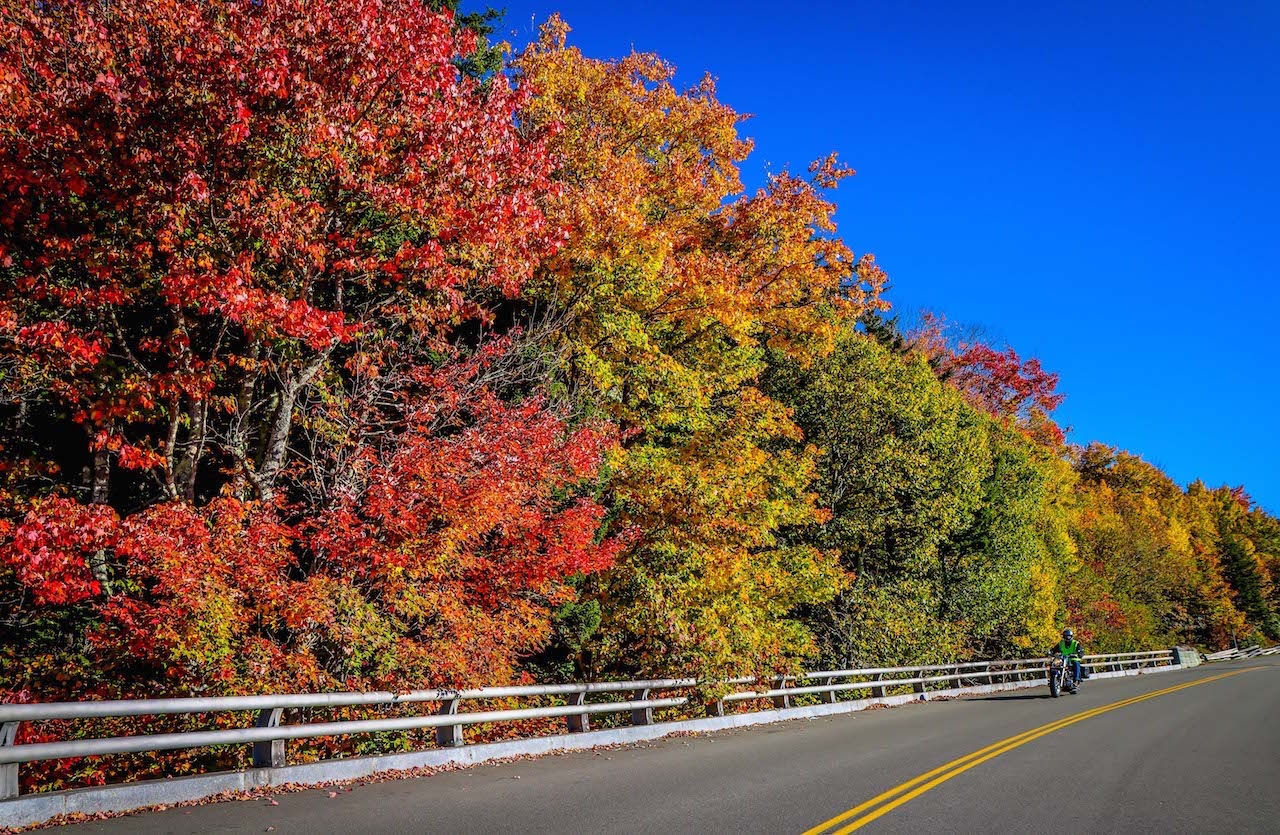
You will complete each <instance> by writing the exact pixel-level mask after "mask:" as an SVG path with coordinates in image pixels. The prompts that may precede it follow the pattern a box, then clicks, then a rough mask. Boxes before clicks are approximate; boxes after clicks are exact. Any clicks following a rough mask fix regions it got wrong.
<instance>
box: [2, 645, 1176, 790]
mask: <svg viewBox="0 0 1280 835" xmlns="http://www.w3.org/2000/svg"><path fill="white" fill-rule="evenodd" d="M1045 661H1046V659H1044V658H1030V659H1017V660H1009V661H971V662H962V663H956V664H931V665H923V666H914V667H881V668H869V669H851V670H825V671H819V672H811V673H805V674H803V675H801V676H783V677H779V678H776V679H774V680H772V682H771V684H770V686H768V687H767V688H766V689H763V690H738V691H734V692H730V693H728V694H726V695H724V696H723V697H721V698H720V699H718V700H716V701H714V702H711V703H710V704H707V705H706V711H707V715H709V716H723V715H724V713H725V706H726V705H727V704H731V703H735V702H747V701H752V700H756V699H769V700H771V701H772V703H773V706H774V708H789V707H793V706H794V704H793V703H794V700H795V699H797V698H801V697H807V696H816V697H818V700H819V701H820V702H821V703H826V704H834V703H835V702H837V701H839V698H840V696H841V694H845V693H851V692H855V691H869V692H870V696H871V698H883V697H884V696H885V694H886V691H887V689H888V688H895V687H910V688H912V691H911V692H915V693H919V694H920V696H921V697H922V698H927V697H928V696H927V694H928V693H929V692H931V690H930V688H931V687H932V688H934V690H939V689H941V688H942V687H945V688H948V689H956V688H961V687H966V686H970V685H974V684H996V683H997V682H1007V681H1009V680H1010V679H1013V680H1015V681H1025V680H1028V679H1036V678H1040V677H1042V676H1043V675H1044V674H1045ZM1084 662H1085V663H1084V664H1083V666H1085V667H1087V668H1090V669H1093V670H1100V669H1101V670H1113V671H1119V670H1127V669H1137V670H1141V669H1143V668H1146V667H1154V666H1168V665H1170V664H1173V663H1175V658H1174V653H1173V651H1172V650H1161V651H1156V652H1131V653H1112V654H1108V655H1088V656H1084ZM757 683H758V680H757V679H756V678H753V677H744V678H737V679H730V680H728V681H724V682H720V684H723V685H730V686H733V685H751V684H757ZM697 685H698V682H697V681H696V680H695V679H691V678H684V679H644V680H637V681H611V682H594V683H582V684H549V685H522V686H513V687H480V688H476V689H470V690H446V689H431V690H414V691H410V692H406V693H392V692H386V691H383V692H369V693H354V692H348V693H288V694H265V695H259V696H218V697H190V698H173V699H126V700H118V701H100V702H46V703H34V704H9V703H5V704H0V801H4V800H10V799H13V798H16V797H17V796H18V768H19V765H20V764H22V763H31V762H40V761H44V760H56V759H64V758H70V757H90V756H102V755H109V754H130V753H141V752H149V751H166V750H176V749H190V748H203V747H208V746H214V745H228V744H248V745H252V746H253V749H252V763H253V766H254V767H255V768H272V767H281V766H284V765H285V764H286V757H285V742H286V741H287V740H290V739H309V738H314V737H326V736H345V735H352V734H367V733H377V732H385V731H404V730H417V729H422V728H435V729H436V744H437V745H439V746H441V747H456V746H461V745H463V744H464V739H463V728H464V727H465V726H467V725H476V724H482V723H498V722H516V721H523V720H529V719H546V718H560V717H563V718H564V719H565V721H566V724H567V727H568V730H569V732H571V733H581V732H584V731H588V730H590V727H591V724H590V717H591V716H594V715H599V714H612V713H629V714H630V721H631V723H632V724H633V725H650V724H653V721H654V719H653V711H654V710H658V709H662V708H671V707H679V706H682V705H686V704H688V702H689V697H688V696H668V697H666V698H651V694H652V693H654V692H655V691H658V692H664V691H678V690H688V689H691V688H694V687H696V686H697ZM616 693H625V694H628V695H629V698H627V699H624V700H621V701H607V702H587V697H588V696H591V695H597V694H616ZM539 697H563V698H564V699H565V700H566V701H567V702H568V703H567V704H564V705H552V706H547V707H522V708H514V709H501V710H476V711H469V712H460V710H459V708H460V707H461V705H462V704H463V703H464V702H483V701H489V700H494V699H511V698H539ZM423 703H427V704H437V705H438V707H437V708H436V710H435V711H434V712H433V713H429V714H422V715H416V716H396V717H387V718H382V719H356V720H348V721H339V722H304V723H300V724H292V725H284V724H281V720H282V719H283V717H284V711H286V710H291V709H302V708H328V707H351V706H366V707H381V708H392V707H396V706H402V705H412V704H423ZM230 712H253V713H254V714H255V721H254V726H253V727H245V728H231V729H224V730H212V731H187V732H182V733H166V734H139V735H136V736H119V737H106V738H98V739H72V740H65V741H61V742H38V743H29V744H23V745H19V744H17V736H18V729H19V726H20V725H21V723H23V722H43V721H49V720H76V719H92V718H114V717H127V716H162V715H185V714H211V713H230Z"/></svg>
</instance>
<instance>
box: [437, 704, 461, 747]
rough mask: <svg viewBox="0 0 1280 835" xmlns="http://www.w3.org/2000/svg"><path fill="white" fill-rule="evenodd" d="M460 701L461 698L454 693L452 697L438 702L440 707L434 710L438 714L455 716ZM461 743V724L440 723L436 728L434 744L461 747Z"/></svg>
mask: <svg viewBox="0 0 1280 835" xmlns="http://www.w3.org/2000/svg"><path fill="white" fill-rule="evenodd" d="M461 702H462V699H460V698H458V696H457V695H456V694H455V695H454V696H453V698H451V699H445V700H444V701H442V702H440V709H439V710H437V711H436V714H437V715H439V716H456V715H457V714H458V705H459V704H460V703H461ZM462 744H463V743H462V726H461V725H441V726H440V727H438V728H436V745H439V746H440V747H441V748H461V747H462Z"/></svg>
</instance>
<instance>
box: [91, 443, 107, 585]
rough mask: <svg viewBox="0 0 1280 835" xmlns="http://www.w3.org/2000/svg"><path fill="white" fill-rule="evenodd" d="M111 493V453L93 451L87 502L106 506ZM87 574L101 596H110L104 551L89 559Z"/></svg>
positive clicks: (101, 550) (100, 549) (102, 450)
mask: <svg viewBox="0 0 1280 835" xmlns="http://www.w3.org/2000/svg"><path fill="white" fill-rule="evenodd" d="M110 493H111V453H110V452H108V451H107V449H106V448H105V447H103V448H101V449H95V450H94V451H93V483H92V488H91V490H90V494H89V500H90V501H91V502H92V503H93V504H107V503H108V501H109V499H110ZM89 573H91V574H92V575H93V579H95V580H97V581H98V586H99V587H100V588H101V589H102V593H103V595H105V596H107V597H110V596H111V576H110V574H109V573H108V572H107V552H106V549H103V548H99V549H98V550H97V551H95V552H94V554H93V556H92V557H90V558H89Z"/></svg>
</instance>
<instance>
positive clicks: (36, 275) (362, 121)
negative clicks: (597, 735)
mask: <svg viewBox="0 0 1280 835" xmlns="http://www.w3.org/2000/svg"><path fill="white" fill-rule="evenodd" d="M472 23H474V21H473V22H472ZM0 41H2V42H3V43H4V44H6V47H5V49H4V50H3V52H0V113H3V114H4V115H3V117H2V120H0V182H2V183H3V188H0V367H2V368H3V369H4V376H3V379H2V380H0V390H2V391H3V402H2V404H0V408H2V409H3V414H2V415H0V418H3V421H2V425H3V429H2V430H0V431H2V432H3V435H0V459H2V461H3V465H2V468H0V478H2V479H3V482H2V484H0V516H2V521H0V589H2V591H0V593H2V594H3V595H4V601H5V603H6V604H10V605H6V606H4V607H3V608H4V614H3V616H2V617H4V618H5V623H4V625H5V627H6V628H5V629H3V630H0V632H2V633H3V638H0V668H2V669H3V673H4V674H3V676H0V678H2V679H3V681H4V682H5V687H6V688H12V689H13V690H16V691H28V695H30V694H35V695H36V696H38V697H40V698H53V697H64V696H76V695H86V694H95V695H99V696H107V695H112V694H116V695H131V694H134V693H147V694H148V695H154V694H156V693H161V692H174V693H180V692H190V691H192V690H196V689H199V690H200V691H201V692H243V691H246V690H253V689H259V688H269V687H288V688H300V687H306V688H333V687H361V686H391V687H396V686H404V685H411V686H426V685H435V684H442V683H450V682H466V681H477V680H483V681H485V682H486V683H490V682H494V681H501V680H504V679H510V678H513V677H515V676H517V675H518V671H517V670H516V667H515V665H516V663H517V661H518V660H519V659H520V658H521V657H523V656H524V655H525V654H527V653H528V652H530V651H533V650H535V649H537V648H538V647H539V646H540V645H542V643H544V642H545V641H546V640H547V638H548V635H549V625H548V622H549V617H550V613H551V612H552V611H553V610H554V609H556V608H557V607H558V606H560V605H562V604H563V603H564V601H565V600H566V598H567V596H569V595H571V593H572V592H571V588H570V587H569V586H568V585H566V580H567V578H569V577H571V576H581V575H583V574H587V573H590V572H592V571H595V570H598V569H600V568H603V567H604V566H605V565H607V564H608V563H609V562H610V561H611V558H612V554H613V546H612V544H611V543H610V542H608V541H605V542H602V541H600V540H599V538H598V537H597V536H596V533H597V529H598V526H599V523H600V521H601V518H602V515H603V508H602V506H600V505H599V504H598V503H597V502H595V501H594V500H593V499H592V498H591V497H590V495H589V489H590V487H591V485H592V483H593V481H594V479H595V476H596V472H597V470H598V467H599V465H600V463H601V461H602V458H603V456H604V454H605V453H606V451H607V450H608V449H609V448H610V447H611V446H612V444H613V443H614V439H615V437H616V436H615V434H614V432H613V430H612V429H611V427H609V426H608V425H607V424H606V423H605V422H603V421H585V422H584V421H577V422H575V423H573V424H570V423H569V422H568V421H569V415H568V414H567V412H566V411H565V409H564V408H562V406H561V405H560V404H558V403H557V402H554V401H552V400H550V399H549V398H548V397H547V395H546V392H545V391H543V387H542V385H541V382H542V381H541V380H540V379H539V378H537V376H536V375H534V373H533V370H532V368H533V367H532V366H531V365H530V364H529V362H528V360H527V356H526V352H525V350H524V342H523V341H522V337H521V334H520V333H519V331H518V330H513V329H512V328H511V327H510V326H509V324H504V323H503V322H500V321H499V320H498V318H497V316H496V314H495V310H498V309H500V308H501V306H502V305H503V304H509V303H510V301H511V300H512V299H514V298H516V297H517V296H518V295H519V293H520V292H521V290H522V287H523V285H524V284H525V282H527V281H528V280H529V278H530V277H531V275H532V274H533V272H534V270H535V267H536V265H537V264H538V263H539V261H540V259H542V258H544V257H546V256H547V255H549V254H551V253H553V252H554V251H555V249H556V247H557V246H559V245H560V244H561V243H562V240H563V236H562V233H561V230H560V229H559V228H558V227H557V226H555V225H554V224H553V223H551V222H549V221H548V219H547V218H546V216H545V215H544V213H543V211H542V208H541V207H542V205H543V203H544V201H545V200H546V198H547V197H548V195H549V194H550V192H551V190H552V188H553V183H552V180H551V174H552V170H553V165H552V161H551V158H550V156H549V154H548V151H547V147H546V145H545V142H544V137H543V136H542V135H541V133H540V132H539V131H537V130H533V129H531V128H530V127H529V126H528V125H526V124H521V123H520V122H519V120H518V119H517V114H518V113H520V112H522V111H523V110H524V109H525V108H527V107H528V106H529V101H530V95H529V91H528V90H527V89H517V88H515V87H514V86H512V85H511V84H510V83H509V82H508V80H507V78H506V77H505V76H503V75H501V74H493V73H489V74H487V75H485V74H484V73H482V72H473V71H471V70H473V69H475V68H474V67H471V68H469V65H468V63H467V62H469V61H471V60H472V59H473V58H474V57H475V56H476V55H477V50H478V49H479V48H480V44H479V41H478V40H477V35H476V32H475V31H474V26H470V25H467V22H466V21H461V20H459V19H457V18H455V17H454V16H453V15H452V14H451V13H450V12H447V11H446V12H444V13H438V14H437V13H431V12H430V11H429V10H428V9H427V8H425V7H424V4H423V3H422V2H420V0H389V1H388V0H378V2H374V0H336V2H332V3H324V4H315V3H305V2H295V1H294V0H280V2H270V3H247V2H239V0H217V2H208V3H198V4H184V3H175V2H150V1H148V2H141V1H140V0H113V2H110V3H106V2H101V3H99V2H90V3H76V4H45V3H21V4H19V3H9V4H7V5H6V6H5V13H4V15H3V16H0ZM479 76H484V77H479ZM55 670H56V671H59V674H55V672H54V671H55Z"/></svg>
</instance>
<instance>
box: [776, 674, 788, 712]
mask: <svg viewBox="0 0 1280 835" xmlns="http://www.w3.org/2000/svg"><path fill="white" fill-rule="evenodd" d="M786 687H787V679H786V678H785V677H783V676H779V677H778V678H777V679H775V680H774V682H773V688H774V689H775V690H785V689H786ZM773 706H774V707H775V708H779V709H781V708H787V707H791V697H790V696H788V695H787V694H786V693H783V694H782V695H781V696H774V697H773Z"/></svg>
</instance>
